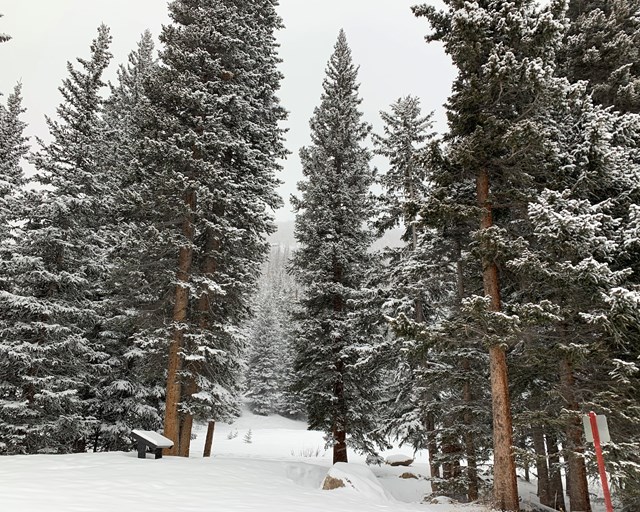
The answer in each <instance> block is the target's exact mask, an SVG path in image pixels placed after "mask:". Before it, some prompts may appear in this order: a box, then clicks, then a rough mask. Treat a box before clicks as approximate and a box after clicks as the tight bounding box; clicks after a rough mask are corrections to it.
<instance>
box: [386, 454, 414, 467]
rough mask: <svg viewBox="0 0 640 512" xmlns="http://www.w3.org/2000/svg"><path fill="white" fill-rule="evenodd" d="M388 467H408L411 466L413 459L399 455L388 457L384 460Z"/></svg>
mask: <svg viewBox="0 0 640 512" xmlns="http://www.w3.org/2000/svg"><path fill="white" fill-rule="evenodd" d="M386 462H387V464H389V465H390V466H410V465H411V464H413V457H410V456H409V455H403V454H401V453H398V454H395V455H389V456H388V457H387V460H386Z"/></svg>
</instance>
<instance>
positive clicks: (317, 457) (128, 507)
mask: <svg viewBox="0 0 640 512" xmlns="http://www.w3.org/2000/svg"><path fill="white" fill-rule="evenodd" d="M249 431H251V434H250V435H248V432H249ZM197 434H198V438H197V439H195V440H194V441H193V443H192V449H191V453H192V455H191V458H189V459H184V458H178V457H165V458H163V459H161V460H153V459H151V458H148V459H146V460H142V459H138V458H136V457H137V454H136V453H135V452H133V451H132V452H131V453H122V452H116V453H99V454H93V453H86V454H76V455H36V456H15V457H2V458H0V511H2V512H42V511H52V512H57V511H59V512H92V511H96V512H97V511H99V512H113V511H117V512H127V511H136V512H151V511H153V512H164V511H166V512H169V511H171V512H182V511H198V512H202V511H208V510H215V511H217V512H240V511H257V510H260V511H263V512H320V511H322V512H324V511H331V512H343V511H344V512H365V511H366V512H374V511H393V512H409V511H423V512H456V511H459V512H476V511H479V510H483V509H481V508H479V507H478V506H463V505H455V506H454V505H450V504H447V503H446V502H444V503H442V504H423V503H420V502H421V501H422V498H423V496H424V495H425V494H426V493H428V492H429V491H430V487H429V482H428V481H427V479H426V477H427V476H428V467H427V464H426V454H420V453H418V454H417V455H416V461H415V462H414V463H413V465H412V466H411V467H410V468H403V467H390V466H383V467H377V466H373V467H371V468H370V469H371V471H373V473H374V474H375V477H376V478H374V477H373V476H369V477H367V475H370V473H368V470H367V467H366V466H365V465H364V460H363V458H362V457H361V456H357V455H354V454H350V461H351V462H352V464H354V466H353V467H349V466H346V467H345V466H342V467H340V468H337V469H338V473H340V472H343V473H345V472H346V473H347V474H352V475H353V478H352V480H354V482H355V484H356V488H349V487H348V488H342V489H336V490H332V491H323V490H321V484H322V481H323V479H324V477H325V475H326V474H327V471H328V470H329V468H330V467H331V454H330V453H329V452H325V450H324V442H323V440H322V434H321V433H319V432H309V431H307V430H305V425H304V423H302V422H296V421H291V420H288V419H285V418H281V417H266V418H264V417H259V416H254V415H251V414H249V413H245V415H243V417H241V418H239V419H238V420H237V421H236V422H235V423H234V424H233V425H219V426H217V428H216V434H215V437H214V447H213V457H211V458H208V459H204V458H202V456H201V454H202V446H203V443H204V430H203V429H202V428H201V429H199V430H198V431H197ZM248 438H250V441H251V442H250V443H249V442H246V440H248ZM399 451H400V452H406V453H407V454H408V455H411V450H410V449H409V450H407V449H401V450H399ZM390 453H392V452H390ZM393 453H398V450H396V451H394V452H393ZM149 457H151V456H149ZM334 471H335V470H334ZM407 471H410V472H411V473H413V474H414V475H415V476H417V477H418V478H417V479H415V478H400V475H401V474H402V473H405V472H407ZM358 481H360V482H361V483H360V484H358ZM362 482H364V483H362Z"/></svg>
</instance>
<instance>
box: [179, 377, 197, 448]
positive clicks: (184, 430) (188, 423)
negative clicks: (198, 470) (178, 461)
mask: <svg viewBox="0 0 640 512" xmlns="http://www.w3.org/2000/svg"><path fill="white" fill-rule="evenodd" d="M197 391H198V386H197V385H196V381H195V379H194V378H193V376H191V375H189V376H188V377H187V382H186V384H185V385H184V386H183V388H182V397H183V399H185V398H187V397H190V396H191V395H192V394H194V393H196V392H197ZM192 429H193V416H192V415H191V414H189V413H187V412H185V413H182V414H181V418H180V449H179V451H178V455H179V456H180V457H189V451H190V450H191V431H192Z"/></svg>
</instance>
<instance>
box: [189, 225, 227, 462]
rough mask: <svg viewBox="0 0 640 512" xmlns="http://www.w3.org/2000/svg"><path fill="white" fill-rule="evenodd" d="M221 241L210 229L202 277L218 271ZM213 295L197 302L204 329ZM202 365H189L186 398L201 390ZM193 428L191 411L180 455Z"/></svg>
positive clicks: (203, 294)
mask: <svg viewBox="0 0 640 512" xmlns="http://www.w3.org/2000/svg"><path fill="white" fill-rule="evenodd" d="M219 246H220V244H219V242H218V241H217V240H216V239H215V237H214V235H213V232H212V231H211V230H210V229H208V230H207V234H206V243H205V251H206V252H205V254H204V258H203V260H202V264H201V267H200V270H201V272H202V277H204V278H211V277H212V276H213V274H214V273H215V271H216V260H215V257H214V255H213V254H214V251H216V250H217V249H219ZM210 301H211V297H210V293H209V290H208V289H202V290H200V297H198V302H197V303H196V311H197V315H198V327H199V328H200V329H201V330H202V331H204V330H206V329H207V328H208V327H209V325H210V321H209V305H210ZM200 366H201V365H199V364H198V363H192V364H190V365H189V368H188V369H189V375H188V376H187V383H186V386H185V390H184V394H183V397H184V398H188V397H190V396H191V395H193V394H195V393H197V392H198V391H199V389H198V384H197V382H196V376H197V375H198V374H199V373H200V372H201V371H202V370H201V368H200ZM192 430H193V416H192V415H191V414H189V413H184V414H183V416H182V424H181V428H180V456H182V457H188V456H189V450H190V447H191V432H192Z"/></svg>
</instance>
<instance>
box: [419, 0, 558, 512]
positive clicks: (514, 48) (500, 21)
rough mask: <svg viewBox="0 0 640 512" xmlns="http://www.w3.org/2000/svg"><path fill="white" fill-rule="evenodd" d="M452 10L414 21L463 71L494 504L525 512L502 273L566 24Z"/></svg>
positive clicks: (460, 112)
mask: <svg viewBox="0 0 640 512" xmlns="http://www.w3.org/2000/svg"><path fill="white" fill-rule="evenodd" d="M445 3H446V6H447V9H446V10H445V11H438V10H437V9H435V8H434V7H430V6H419V7H416V8H414V12H415V13H416V14H417V15H420V16H425V17H427V19H428V20H429V22H430V24H431V26H432V28H433V32H432V34H431V35H429V36H428V40H430V41H441V42H442V43H443V44H444V46H445V51H446V52H447V53H448V54H449V55H450V56H451V58H452V59H453V62H454V64H455V65H456V67H457V68H458V77H457V78H456V80H455V81H454V85H453V95H452V96H451V97H450V99H449V102H448V105H447V108H448V117H449V133H448V134H447V139H448V143H449V144H448V150H447V157H448V161H449V165H450V169H449V173H450V174H453V175H455V176H456V177H455V178H453V176H452V178H453V179H451V180H449V181H448V185H447V187H448V188H451V187H453V186H454V185H455V186H457V187H460V184H466V191H467V194H466V195H463V196H460V195H458V196H457V198H456V201H455V202H454V203H453V204H451V205H450V206H451V207H452V208H453V209H450V212H455V211H456V209H457V210H465V209H469V210H467V211H473V212H474V214H475V215H476V216H479V217H480V219H479V223H478V224H479V228H480V229H479V230H478V231H476V232H475V233H473V240H472V245H471V246H470V249H471V251H472V252H471V254H472V255H473V256H474V257H475V258H476V259H477V260H478V263H480V266H479V271H480V272H481V274H482V278H483V279H482V281H483V283H482V284H483V290H475V289H474V290H470V291H469V295H468V296H467V297H465V299H464V301H463V304H462V306H463V312H466V313H467V314H469V315H470V316H471V317H475V322H474V323H475V324H476V325H475V328H476V329H477V332H478V333H480V334H481V337H482V341H483V343H485V344H486V345H487V346H488V348H489V361H490V373H491V391H492V402H493V458H494V464H493V472H494V488H493V492H494V503H495V506H496V507H499V508H501V509H503V510H518V509H519V504H518V492H517V486H516V473H515V462H514V457H513V439H512V417H511V410H510V396H509V382H508V376H507V363H506V354H505V345H508V344H510V343H514V342H515V341H516V340H517V333H518V324H519V316H518V315H512V314H509V313H511V312H512V311H513V309H512V307H511V306H510V305H509V304H508V303H505V302H504V301H503V292H505V291H508V290H509V289H510V286H507V285H509V284H510V283H509V281H508V280H507V278H506V276H505V275H504V273H503V272H502V271H501V267H502V264H503V259H504V258H505V257H506V255H507V254H508V253H509V252H510V251H511V250H512V247H513V240H514V239H516V238H517V236H518V232H517V230H516V229H515V226H516V225H515V224H514V223H513V221H514V220H516V219H517V218H518V216H519V215H520V213H519V212H520V211H521V210H522V209H523V208H526V204H527V200H528V197H530V196H531V195H533V194H535V189H534V184H535V180H536V175H537V174H538V173H539V172H540V169H539V167H538V165H537V162H538V160H539V158H540V156H541V155H542V154H543V150H542V149H541V148H540V146H541V143H540V137H539V136H538V133H539V131H540V127H539V126H537V125H536V124H535V123H534V122H533V120H532V119H533V116H534V114H535V113H536V112H537V111H538V109H540V108H541V107H542V106H543V105H544V101H545V91H546V89H547V87H548V85H547V84H548V82H549V80H550V79H551V77H552V74H553V68H552V67H551V66H550V64H551V62H550V61H552V59H553V56H554V50H555V46H556V45H557V41H558V31H559V29H560V24H559V23H557V22H556V21H555V19H554V17H553V16H552V15H551V14H550V13H545V14H543V15H539V14H538V13H537V12H536V10H535V7H534V3H533V2H531V1H528V0H525V1H522V2H517V3H515V4H513V3H503V2H485V1H482V2H478V3H473V4H469V3H461V2H458V1H456V0H450V1H446V2H445ZM553 7H554V8H555V6H553ZM472 194H473V195H475V197H473V195H472ZM454 197H456V196H454ZM456 203H457V204H456ZM476 218H477V217H476ZM476 222H477V221H476ZM507 297H508V296H507ZM508 298H510V297H508Z"/></svg>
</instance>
